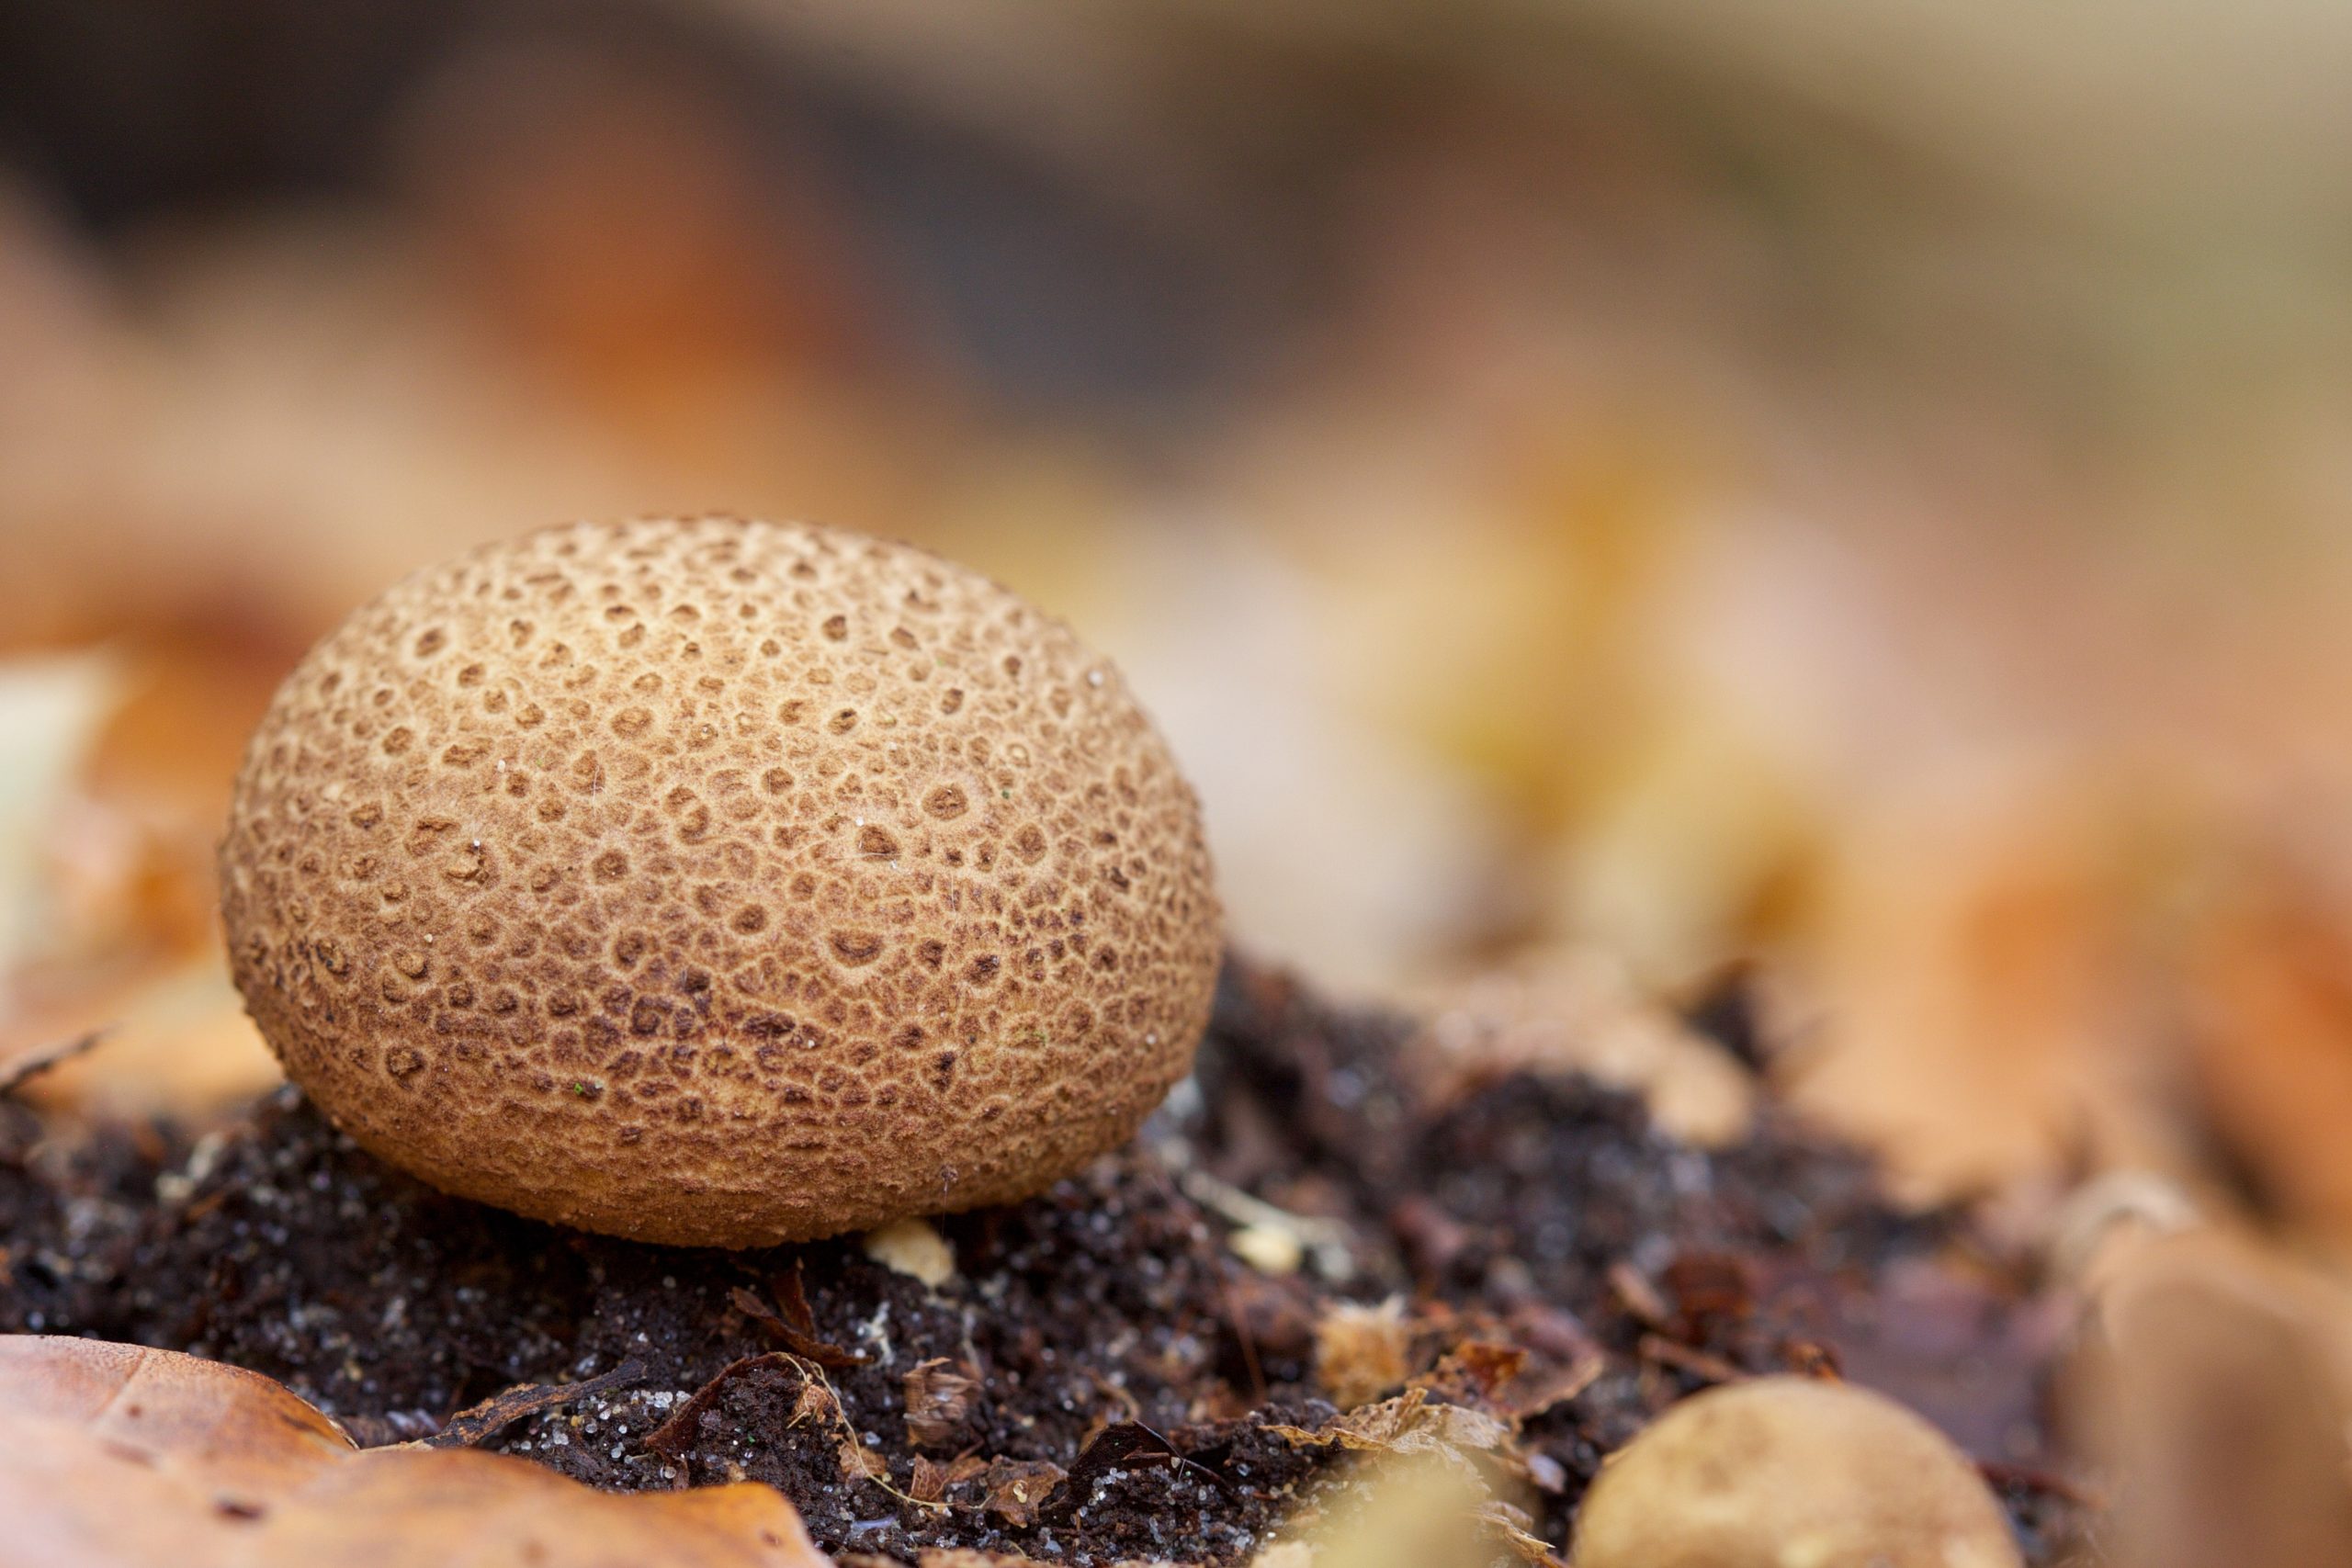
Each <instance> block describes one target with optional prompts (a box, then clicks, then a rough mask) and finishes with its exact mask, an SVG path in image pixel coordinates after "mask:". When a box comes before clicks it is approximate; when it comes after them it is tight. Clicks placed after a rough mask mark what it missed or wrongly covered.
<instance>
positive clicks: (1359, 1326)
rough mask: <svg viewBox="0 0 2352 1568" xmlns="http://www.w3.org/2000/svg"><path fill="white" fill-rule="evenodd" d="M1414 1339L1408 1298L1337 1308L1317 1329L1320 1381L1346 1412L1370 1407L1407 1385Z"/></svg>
mask: <svg viewBox="0 0 2352 1568" xmlns="http://www.w3.org/2000/svg"><path fill="white" fill-rule="evenodd" d="M1412 1337H1413V1331H1412V1328H1411V1325H1408V1324H1407V1323H1406V1321H1405V1299H1404V1298H1403V1297H1402V1296H1391V1297H1389V1298H1388V1299H1387V1300H1386V1301H1385V1302H1382V1303H1380V1304H1379V1305H1377V1306H1367V1305H1365V1304H1364V1303H1362V1302H1337V1303H1333V1304H1332V1305H1331V1306H1330V1307H1329V1310H1327V1311H1326V1312H1325V1313H1324V1314H1323V1315H1322V1317H1321V1318H1320V1319H1318V1320H1317V1323H1316V1325H1315V1376H1316V1380H1317V1382H1320V1383H1322V1385H1323V1387H1324V1390H1325V1392H1327V1393H1329V1394H1330V1396H1331V1403H1332V1404H1336V1405H1338V1406H1339V1407H1340V1409H1342V1410H1351V1409H1353V1408H1354V1407H1355V1406H1357V1405H1359V1404H1370V1403H1371V1402H1372V1401H1373V1400H1375V1399H1378V1398H1379V1397H1380V1396H1381V1395H1382V1394H1384V1393H1387V1392H1388V1391H1389V1390H1390V1389H1392V1388H1396V1387H1397V1386H1398V1385H1399V1384H1401V1383H1403V1382H1404V1381H1405V1377H1406V1374H1407V1373H1408V1371H1410V1370H1411V1369H1410V1367H1409V1366H1408V1364H1407V1361H1406V1352H1407V1351H1408V1350H1409V1349H1410V1348H1411V1346H1412Z"/></svg>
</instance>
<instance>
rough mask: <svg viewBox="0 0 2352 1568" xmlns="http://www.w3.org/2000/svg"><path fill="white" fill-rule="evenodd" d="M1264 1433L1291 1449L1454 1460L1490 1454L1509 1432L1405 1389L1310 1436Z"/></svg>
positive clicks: (1294, 1430) (1293, 1430) (1282, 1430)
mask: <svg viewBox="0 0 2352 1568" xmlns="http://www.w3.org/2000/svg"><path fill="white" fill-rule="evenodd" d="M1267 1430H1269V1431H1271V1432H1272V1433H1273V1434H1274V1435H1275V1436H1276V1437H1279V1438H1284V1439H1286V1440H1288V1441H1290V1442H1293V1443H1298V1444H1302V1445H1305V1446H1307V1447H1313V1448H1328V1447H1329V1446H1330V1445H1331V1444H1333V1443H1337V1444H1339V1445H1340V1447H1341V1448H1343V1449H1350V1450H1357V1451H1359V1452H1368V1453H1391V1454H1434V1455H1438V1456H1440V1457H1443V1458H1453V1459H1460V1458H1464V1457H1466V1456H1467V1455H1469V1454H1472V1453H1495V1452H1498V1451H1499V1450H1503V1449H1504V1448H1506V1447H1507V1446H1508V1445H1509V1444H1510V1427H1506V1426H1504V1425H1503V1423H1501V1422H1500V1421H1498V1420H1497V1419H1495V1417H1493V1416H1489V1415H1487V1414H1486V1413H1485V1412H1484V1411H1481V1410H1470V1409H1466V1408H1464V1406H1462V1405H1459V1404H1435V1403H1432V1402H1431V1401H1430V1396H1429V1393H1428V1392H1427V1391H1426V1390H1423V1389H1418V1388H1416V1389H1408V1390H1407V1391H1406V1392H1405V1393H1400V1394H1398V1395H1397V1397H1396V1398H1394V1399H1385V1400H1383V1401H1381V1402H1380V1403H1379V1404H1366V1405H1361V1406H1359V1407H1357V1408H1356V1409H1353V1410H1348V1411H1342V1412H1341V1413H1340V1415H1337V1416H1333V1417H1332V1418H1331V1419H1330V1420H1329V1421H1326V1422H1325V1423H1323V1425H1322V1426H1320V1427H1317V1428H1316V1429H1315V1430H1314V1431H1311V1432H1310V1431H1307V1430H1306V1429H1305V1428H1304V1427H1268V1428H1267Z"/></svg>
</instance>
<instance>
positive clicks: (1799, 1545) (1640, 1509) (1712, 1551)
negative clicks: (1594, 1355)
mask: <svg viewBox="0 0 2352 1568" xmlns="http://www.w3.org/2000/svg"><path fill="white" fill-rule="evenodd" d="M2020 1562H2021V1559H2020V1557H2019V1555H2018V1548H2017V1542H2016V1540H2014V1538H2013V1537H2012V1536H2011V1535H2010V1533H2009V1527H2008V1521H2007V1518H2006V1517H2004V1515H2003V1513H2002V1510H2001V1506H2000V1505H1999V1503H1998V1502H1996V1500H1995V1499H1994V1496H1993V1494H1992V1492H1991V1490H1990V1489H1989V1488H1987V1487H1986V1486H1985V1482H1984V1480H1983V1478H1982V1477H1981V1476H1980V1475H1979V1474H1978V1473H1977V1471H1976V1467H1975V1465H1973V1463H1971V1462H1970V1461H1969V1460H1968V1457H1967V1456H1966V1455H1964V1454H1962V1452H1961V1451H1960V1450H1958V1449H1957V1448H1954V1447H1953V1446H1952V1444H1951V1441H1950V1440H1949V1439H1948V1438H1945V1437H1944V1435H1943V1434H1942V1433H1941V1432H1939V1431H1937V1430H1936V1428H1935V1427H1931V1426H1929V1425H1928V1423H1927V1422H1926V1421H1925V1420H1923V1419H1921V1418H1920V1417H1919V1416H1916V1415H1914V1414H1912V1413H1911V1412H1910V1411H1908V1410H1906V1409H1905V1408H1904V1407H1903V1406H1901V1405H1899V1404H1895V1403H1894V1401H1893V1400H1890V1399H1888V1398H1886V1397H1885V1396H1883V1395H1882V1394H1876V1393H1871V1392H1870V1391H1869V1390H1867V1389H1860V1388H1856V1387H1854V1386H1852V1385H1851V1384H1849V1383H1833V1382H1816V1381H1814V1380H1812V1379H1809V1378H1794V1377H1774V1378H1759V1379H1758V1380H1756V1381H1755V1382H1745V1383H1736V1384H1732V1385H1730V1386H1727V1387H1724V1388H1717V1389H1711V1390H1709V1391H1708V1392H1706V1393H1700V1394H1694V1395H1692V1396H1691V1398H1689V1399H1686V1400H1684V1401H1683V1402H1682V1403H1681V1404H1678V1405H1676V1406H1675V1407H1674V1408H1673V1409H1671V1410H1669V1411H1668V1412H1667V1414H1666V1415H1665V1416H1661V1417H1660V1418H1659V1419H1658V1420H1657V1422H1656V1423H1654V1424H1653V1425H1652V1426H1650V1427H1648V1428H1647V1429H1646V1430H1645V1431H1644V1432H1643V1433H1642V1434H1641V1436H1639V1437H1638V1438H1634V1440H1633V1441H1632V1442H1631V1443H1628V1444H1627V1445H1626V1446H1625V1447H1624V1448H1623V1450H1619V1452H1618V1453H1617V1455H1616V1457H1614V1458H1613V1459H1611V1461H1609V1462H1608V1464H1607V1465H1606V1466H1604V1467H1603V1469H1602V1470H1601V1472H1600V1478H1599V1479H1598V1480H1596V1481H1595V1482H1594V1483H1593V1485H1592V1490H1591V1491H1590V1492H1589V1493H1588V1494H1587V1495H1586V1496H1585V1501H1584V1508H1583V1512H1582V1515H1581V1517H1579V1519H1578V1521H1577V1548H1576V1568H1847V1565H1854V1568H1860V1565H1861V1564H1865V1563H1867V1564H1870V1565H1871V1568H2019V1564H2020Z"/></svg>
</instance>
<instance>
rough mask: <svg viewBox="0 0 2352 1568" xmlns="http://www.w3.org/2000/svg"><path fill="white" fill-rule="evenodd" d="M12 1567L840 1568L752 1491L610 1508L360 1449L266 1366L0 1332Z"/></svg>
mask: <svg viewBox="0 0 2352 1568" xmlns="http://www.w3.org/2000/svg"><path fill="white" fill-rule="evenodd" d="M0 1517H5V1518H6V1520H7V1521H8V1528H7V1530H6V1533H5V1535H0V1565H5V1568H20V1565H21V1568H33V1565H35V1564H38V1565H40V1568H140V1565H143V1564H149V1563H155V1562H169V1563H172V1564H174V1568H215V1565H218V1568H343V1565H351V1568H357V1565H361V1564H364V1565H366V1568H444V1565H465V1564H481V1565H485V1568H487V1565H489V1564H494V1563H507V1562H526V1561H544V1562H562V1563H565V1564H566V1565H567V1568H633V1565H636V1564H641V1563H645V1562H657V1561H658V1562H662V1563H665V1564H674V1565H677V1568H831V1560H830V1559H828V1558H827V1557H826V1556H825V1555H824V1554H823V1553H822V1552H820V1551H818V1550H817V1549H816V1548H815V1547H814V1546H813V1545H812V1544H810V1542H809V1537H808V1534H807V1532H806V1530H805V1529H803V1528H802V1527H801V1523H800V1517H799V1516H798V1515H797V1513H795V1512H794V1511H793V1507H792V1505H791V1504H790V1503H788V1502H786V1500H785V1499H784V1497H783V1495H781V1494H779V1493H777V1492H775V1490H774V1489H772V1488H770V1487H767V1486H763V1485H757V1484H752V1483H743V1484H738V1485H732V1486H714V1487H705V1488H700V1489H696V1490H693V1491H684V1492H653V1493H639V1494H635V1495H608V1494H605V1493H600V1492H596V1491H594V1490H592V1489H590V1488H588V1487H586V1486H582V1485H581V1484H580V1483H577V1482H574V1481H571V1480H569V1479H567V1478H565V1477H563V1476H560V1475H558V1474H556V1473H555V1472H552V1471H549V1470H545V1469H542V1468H540V1467H539V1466H537V1465H535V1464H532V1463H530V1462H529V1461H526V1460H519V1459H513V1458H509V1457H507V1456H504V1455H500V1454H491V1453H484V1452H481V1451H480V1450H428V1449H423V1448H413V1447H402V1448H392V1449H370V1450H357V1449H355V1448H353V1447H352V1444H351V1440H350V1439H349V1438H346V1437H345V1435H344V1434H343V1433H342V1432H341V1431H340V1430H339V1429H338V1428H337V1427H335V1425H334V1422H332V1421H331V1420H329V1419H328V1418H327V1417H326V1416H323V1415H321V1414H320V1413H319V1412H318V1411H317V1410H314V1409H312V1408H311V1406H310V1405H308V1404H304V1403H303V1402H302V1401H301V1400H300V1399H298V1398H296V1397H295V1396H294V1394H293V1393H290V1392H288V1390H287V1389H285V1388H283V1387H282V1386H280V1385H279V1384H277V1383H276V1382H271V1381H270V1380H269V1379H267V1378H265V1377H262V1376H260V1375H259V1374H258V1373H254V1372H248V1371H242V1370H240V1369H238V1368H235V1367H229V1366H223V1365H221V1364H220V1363H218V1362H214V1361H207V1360H203V1359H199V1358H198V1357H194V1356H183V1355H179V1354H176V1353H175V1352H172V1351H168V1350H150V1349H145V1348H140V1347H137V1346H129V1345H113V1344H107V1343H106V1342H104V1341H100V1340H90V1339H69V1338H60V1337H47V1336H16V1337H8V1338H5V1339H0Z"/></svg>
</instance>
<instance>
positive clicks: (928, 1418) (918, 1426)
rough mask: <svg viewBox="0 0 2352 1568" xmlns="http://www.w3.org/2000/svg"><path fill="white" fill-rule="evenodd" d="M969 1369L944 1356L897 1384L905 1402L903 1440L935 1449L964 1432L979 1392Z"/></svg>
mask: <svg viewBox="0 0 2352 1568" xmlns="http://www.w3.org/2000/svg"><path fill="white" fill-rule="evenodd" d="M970 1374H971V1369H970V1368H968V1367H966V1366H964V1365H963V1364H962V1363H960V1362H956V1361H951V1360H949V1359H947V1358H946V1357H944V1356H933V1358H932V1359H930V1360H928V1361H924V1362H922V1363H920V1364H919V1365H917V1366H916V1367H915V1369H914V1370H913V1371H910V1372H909V1373H907V1375H906V1377H905V1378H904V1379H903V1380H901V1382H902V1383H903V1385H904V1387H905V1390H906V1398H907V1440H908V1441H909V1442H910V1443H912V1444H913V1445H914V1446H915V1447H917V1448H925V1449H928V1448H938V1447H941V1446H943V1445H944V1444H945V1443H947V1442H948V1441H949V1440H950V1439H952V1438H955V1436H956V1434H957V1433H958V1432H960V1431H962V1430H963V1429H964V1420H965V1417H966V1416H969V1415H971V1413H972V1401H973V1399H974V1398H975V1397H976V1396H977V1395H978V1393H979V1392H980V1384H979V1380H978V1379H977V1378H974V1377H973V1376H971V1375H970Z"/></svg>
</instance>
